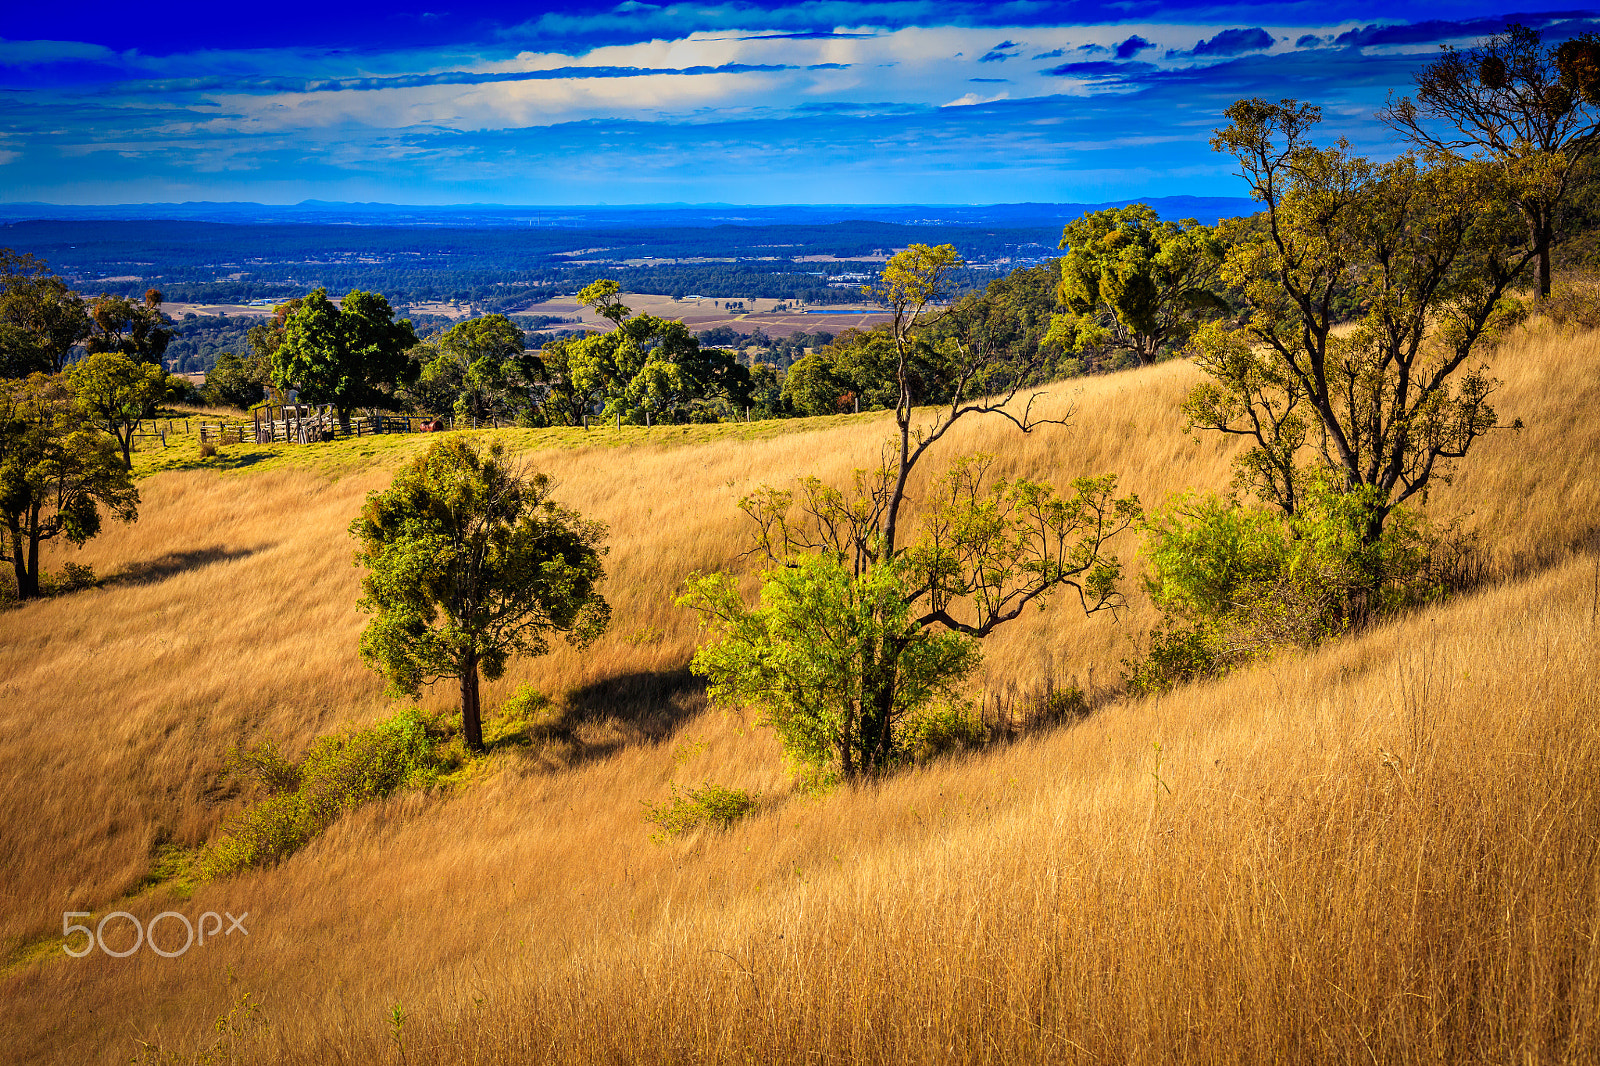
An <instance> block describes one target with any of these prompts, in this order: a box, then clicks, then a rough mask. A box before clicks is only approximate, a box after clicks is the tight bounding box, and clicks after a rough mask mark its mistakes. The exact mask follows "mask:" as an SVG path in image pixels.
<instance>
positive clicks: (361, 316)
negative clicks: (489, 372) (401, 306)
mask: <svg viewBox="0 0 1600 1066" xmlns="http://www.w3.org/2000/svg"><path fill="white" fill-rule="evenodd" d="M262 328H263V329H265V328H266V327H262ZM273 339H274V338H272V337H271V336H270V335H266V334H264V335H263V337H262V343H263V345H270V344H271V342H272V340H273ZM254 340H255V338H254V331H252V343H254ZM416 343H417V335H416V332H415V331H414V330H413V329H412V328H411V323H410V321H408V320H406V319H401V320H400V321H398V322H396V321H394V311H393V309H392V308H390V306H389V301H388V300H386V299H384V298H383V297H382V296H379V295H377V294H376V293H370V292H361V291H360V290H357V291H354V292H351V293H348V294H347V295H346V296H345V298H344V300H343V301H342V302H341V304H340V306H338V307H335V306H334V304H333V301H331V300H329V299H328V294H327V292H326V291H325V290H323V289H317V290H316V291H315V292H313V293H312V294H311V295H309V296H307V297H305V298H304V300H302V301H301V302H300V304H299V306H298V307H295V308H294V309H293V310H292V311H290V312H289V313H288V314H287V316H286V318H285V320H284V323H283V337H282V340H281V342H278V343H277V344H276V345H275V347H273V348H272V351H271V362H272V381H273V383H274V384H275V385H277V386H278V387H279V388H282V389H286V388H289V387H290V386H294V387H296V388H298V389H299V390H300V395H301V397H302V398H303V399H305V400H306V401H308V402H310V403H331V404H333V405H334V407H335V408H336V409H337V410H338V411H339V413H340V415H341V416H342V417H346V418H348V416H349V413H350V412H351V411H353V410H354V409H355V408H356V407H358V406H360V405H362V404H370V403H377V402H379V401H381V400H383V399H385V398H387V396H388V393H387V392H386V391H385V390H386V389H392V388H393V387H394V386H395V385H396V384H397V383H400V382H402V381H403V380H404V378H405V377H406V374H407V372H408V370H409V367H410V363H409V361H408V360H407V358H406V352H407V351H408V350H409V349H410V348H411V347H412V346H414V345H415V344H416Z"/></svg>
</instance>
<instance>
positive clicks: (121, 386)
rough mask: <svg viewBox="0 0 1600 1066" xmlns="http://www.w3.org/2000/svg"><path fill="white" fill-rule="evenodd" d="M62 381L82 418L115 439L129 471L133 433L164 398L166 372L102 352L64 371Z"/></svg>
mask: <svg viewBox="0 0 1600 1066" xmlns="http://www.w3.org/2000/svg"><path fill="white" fill-rule="evenodd" d="M66 379H67V385H68V386H69V387H70V388H71V389H72V391H73V392H74V393H76V394H77V402H78V406H79V408H80V409H81V410H82V412H83V415H84V417H85V418H87V419H90V420H92V421H94V422H95V423H97V424H99V425H102V426H104V427H105V429H106V432H108V433H110V434H111V435H112V436H113V437H115V438H116V440H117V443H118V444H119V445H121V447H122V463H123V465H124V466H126V467H127V468H128V469H130V470H131V469H133V431H134V429H135V428H136V427H137V426H138V424H139V420H140V419H141V418H149V417H150V416H151V415H153V414H155V411H156V407H157V406H158V405H159V404H160V403H161V401H162V400H163V399H165V398H166V396H167V372H166V371H165V370H163V369H161V367H160V366H157V365H155V364H153V363H141V362H135V361H134V360H132V359H130V358H128V357H127V356H126V355H123V354H122V353H121V352H117V351H102V352H95V353H94V354H92V355H87V356H84V357H83V358H82V359H80V360H78V361H77V362H76V363H73V364H72V365H71V366H69V367H67V374H66Z"/></svg>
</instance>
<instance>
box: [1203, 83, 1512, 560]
mask: <svg viewBox="0 0 1600 1066" xmlns="http://www.w3.org/2000/svg"><path fill="white" fill-rule="evenodd" d="M1227 117H1228V118H1229V119H1231V120H1232V125H1230V126H1228V127H1226V128H1225V129H1221V130H1219V131H1217V135H1216V137H1215V138H1214V139H1213V141H1212V145H1213V147H1215V148H1216V149H1217V150H1219V151H1226V152H1229V153H1231V154H1232V155H1234V156H1235V158H1237V159H1238V160H1239V162H1240V165H1241V167H1242V169H1243V174H1244V177H1245V178H1246V180H1248V181H1249V182H1250V184H1251V188H1252V193H1253V195H1254V196H1255V198H1256V199H1257V200H1259V201H1261V202H1262V203H1263V204H1264V206H1265V208H1266V210H1265V214H1266V225H1265V226H1264V227H1263V228H1262V229H1261V230H1260V231H1259V233H1257V234H1256V235H1255V236H1254V237H1253V238H1251V239H1246V240H1243V241H1241V242H1240V243H1239V244H1236V245H1234V246H1233V247H1232V248H1231V249H1230V250H1229V253H1228V257H1227V261H1226V263H1225V265H1224V267H1223V277H1224V280H1225V281H1226V282H1228V283H1229V284H1230V285H1231V286H1233V287H1234V288H1235V290H1236V291H1237V292H1238V293H1239V294H1240V298H1241V300H1242V302H1243V304H1244V312H1245V316H1246V324H1245V325H1244V326H1242V327H1240V328H1238V329H1227V328H1224V327H1222V326H1221V325H1218V324H1213V325H1210V326H1207V327H1205V328H1203V329H1202V330H1201V332H1200V334H1199V336H1198V337H1197V338H1196V349H1197V351H1198V353H1199V354H1198V358H1197V365H1198V366H1199V367H1200V369H1201V370H1202V371H1204V372H1205V374H1206V375H1207V377H1208V379H1209V380H1207V381H1206V382H1204V383H1202V384H1201V385H1199V386H1197V387H1196V388H1195V390H1194V391H1193V392H1192V393H1191V394H1190V396H1189V398H1188V400H1187V401H1186V402H1185V405H1184V411H1185V413H1186V415H1187V417H1188V418H1189V420H1190V423H1191V424H1192V425H1195V426H1202V427H1205V428H1207V429H1211V430H1215V431H1218V432H1222V433H1228V434H1237V435H1241V436H1243V437H1245V438H1246V440H1248V441H1250V442H1251V445H1252V446H1251V447H1250V448H1249V450H1248V451H1246V452H1245V453H1244V454H1243V455H1242V456H1241V457H1240V459H1239V460H1238V469H1239V473H1240V478H1241V480H1242V481H1243V482H1244V483H1245V484H1246V485H1248V486H1249V487H1250V488H1251V489H1252V490H1254V491H1255V492H1256V494H1257V495H1258V496H1260V497H1261V498H1262V499H1263V500H1266V501H1268V502H1270V503H1273V504H1276V505H1278V506H1280V507H1281V508H1282V509H1283V510H1284V511H1285V512H1287V513H1289V514H1294V513H1295V512H1296V511H1297V510H1298V509H1299V508H1300V506H1301V503H1302V500H1303V496H1304V488H1305V485H1306V484H1307V480H1308V478H1309V477H1310V476H1311V475H1314V474H1316V473H1317V471H1318V470H1319V468H1322V469H1328V470H1331V471H1333V472H1335V473H1336V474H1337V476H1338V479H1339V480H1340V481H1341V482H1342V485H1343V489H1344V491H1346V492H1347V493H1350V494H1352V495H1353V496H1354V497H1355V498H1356V499H1357V500H1358V501H1359V504H1360V506H1361V507H1363V508H1364V509H1365V513H1366V516H1367V518H1366V521H1365V523H1364V533H1363V536H1364V538H1365V543H1367V544H1369V545H1370V544H1376V543H1377V542H1378V540H1379V538H1380V537H1381V536H1382V532H1383V526H1384V522H1385V521H1386V519H1387V517H1388V516H1389V514H1390V513H1391V512H1392V511H1393V509H1394V508H1395V507H1396V506H1397V505H1399V504H1401V503H1403V502H1405V501H1406V500H1408V499H1410V498H1411V497H1413V496H1417V495H1419V494H1425V493H1426V491H1427V489H1428V486H1429V485H1430V484H1431V483H1432V481H1433V480H1434V479H1435V478H1439V479H1441V480H1445V481H1448V479H1449V477H1450V471H1451V467H1452V464H1453V463H1454V462H1455V461H1457V460H1459V459H1461V458H1462V457H1464V456H1465V455H1466V454H1467V452H1468V450H1469V449H1470V448H1471V447H1472V445H1473V443H1474V442H1475V441H1476V440H1477V439H1478V438H1480V437H1482V436H1483V435H1484V434H1485V433H1488V432H1489V431H1490V430H1492V429H1494V428H1495V427H1496V426H1497V419H1496V415H1495V412H1494V409H1493V408H1492V407H1491V406H1490V404H1489V397H1490V395H1491V394H1492V393H1493V391H1494V389H1495V387H1496V382H1495V381H1494V380H1493V379H1492V378H1490V377H1489V376H1488V375H1487V373H1486V371H1485V369H1484V368H1483V367H1482V366H1481V365H1480V364H1474V363H1473V362H1471V359H1472V356H1473V353H1474V352H1475V351H1476V350H1477V349H1478V347H1479V345H1480V343H1481V342H1482V341H1483V340H1484V339H1486V338H1490V337H1493V336H1495V335H1496V334H1497V333H1499V332H1500V331H1502V330H1504V329H1506V328H1507V327H1509V326H1510V325H1512V324H1513V323H1515V322H1516V321H1517V320H1518V319H1519V317H1520V315H1521V307H1520V305H1519V304H1518V303H1517V302H1516V301H1515V300H1513V299H1510V298H1508V297H1507V292H1508V290H1509V289H1510V287H1511V286H1512V284H1514V283H1515V281H1516V280H1517V278H1518V277H1519V276H1520V275H1521V274H1522V272H1523V269H1524V268H1525V266H1526V265H1527V263H1528V262H1529V259H1530V257H1531V256H1532V252H1531V251H1529V250H1528V249H1527V248H1526V247H1524V246H1523V244H1522V241H1521V237H1520V230H1521V227H1520V223H1519V220H1518V219H1517V217H1516V215H1515V212H1514V209H1513V208H1511V207H1509V204H1510V202H1511V199H1510V196H1509V195H1508V192H1507V188H1506V181H1507V179H1506V177H1505V175H1504V172H1503V171H1502V170H1501V169H1500V168H1498V167H1496V166H1494V165H1492V164H1490V163H1487V162H1483V161H1478V162H1460V161H1455V160H1450V159H1440V160H1437V161H1435V162H1434V163H1433V164H1432V165H1427V164H1425V163H1424V162H1419V161H1418V160H1416V159H1414V158H1412V157H1410V156H1402V157H1401V158H1399V159H1397V160H1395V161H1393V162H1391V163H1385V164H1381V165H1375V164H1372V163H1369V162H1368V161H1367V160H1365V159H1362V158H1360V157H1358V156H1355V155H1352V154H1351V153H1350V151H1349V149H1348V146H1347V145H1344V144H1340V145H1339V146H1338V147H1334V148H1317V147H1315V146H1314V145H1312V144H1310V143H1309V141H1308V139H1307V137H1308V133H1309V131H1310V129H1311V127H1312V126H1313V125H1315V123H1316V122H1318V121H1319V120H1320V117H1321V115H1320V111H1319V110H1318V109H1317V108H1315V107H1311V106H1309V105H1301V104H1299V103H1297V102H1296V101H1292V100H1287V101H1283V102H1282V103H1279V104H1269V103H1267V102H1265V101H1262V100H1242V101H1240V102H1238V103H1236V104H1234V105H1233V106H1232V107H1230V108H1229V109H1228V111H1227ZM1346 306H1354V307H1359V308H1361V309H1362V310H1361V313H1360V315H1359V317H1358V318H1357V319H1356V320H1355V321H1354V322H1353V323H1351V324H1350V326H1351V328H1349V329H1348V330H1345V331H1341V332H1340V333H1338V334H1335V332H1334V327H1335V325H1336V323H1337V320H1338V313H1337V312H1338V309H1339V308H1341V307H1346ZM1307 453H1309V454H1310V456H1311V458H1310V460H1309V463H1308V462H1307ZM1424 498H1425V495H1424Z"/></svg>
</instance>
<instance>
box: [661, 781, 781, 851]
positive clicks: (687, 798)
mask: <svg viewBox="0 0 1600 1066" xmlns="http://www.w3.org/2000/svg"><path fill="white" fill-rule="evenodd" d="M760 799H761V797H760V795H759V794H758V793H754V792H748V791H746V790H745V789H742V788H728V787H727V786H725V785H713V784H711V783H710V782H707V783H706V784H703V785H701V786H700V787H699V788H696V789H691V790H689V791H688V792H679V791H678V786H677V785H673V786H672V798H671V799H670V800H667V801H665V802H663V803H646V804H645V814H644V820H645V821H647V822H649V823H650V824H651V825H654V826H655V827H656V828H657V829H659V830H660V832H659V833H656V834H653V839H656V840H665V839H666V838H667V837H674V836H678V835H679V834H681V833H687V832H688V831H689V830H691V829H698V828H700V827H701V826H712V827H715V828H717V829H726V828H728V827H729V826H731V825H732V824H733V823H734V822H736V821H738V820H739V819H740V818H743V817H744V816H745V815H747V814H749V813H750V812H751V811H752V810H754V809H755V807H756V803H757V802H758V801H759V800H760Z"/></svg>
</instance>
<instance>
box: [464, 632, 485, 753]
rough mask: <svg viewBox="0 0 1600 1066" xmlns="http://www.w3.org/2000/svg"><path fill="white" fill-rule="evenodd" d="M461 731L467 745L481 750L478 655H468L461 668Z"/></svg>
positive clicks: (478, 750)
mask: <svg viewBox="0 0 1600 1066" xmlns="http://www.w3.org/2000/svg"><path fill="white" fill-rule="evenodd" d="M461 731H462V732H463V733H465V734H466V737H467V747H468V748H471V749H472V750H473V751H476V752H482V751H483V719H482V717H481V716H480V715H479V713H478V657H477V656H476V655H468V656H467V661H466V664H465V665H464V666H463V667H462V668H461Z"/></svg>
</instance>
